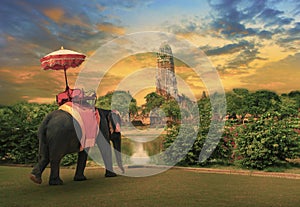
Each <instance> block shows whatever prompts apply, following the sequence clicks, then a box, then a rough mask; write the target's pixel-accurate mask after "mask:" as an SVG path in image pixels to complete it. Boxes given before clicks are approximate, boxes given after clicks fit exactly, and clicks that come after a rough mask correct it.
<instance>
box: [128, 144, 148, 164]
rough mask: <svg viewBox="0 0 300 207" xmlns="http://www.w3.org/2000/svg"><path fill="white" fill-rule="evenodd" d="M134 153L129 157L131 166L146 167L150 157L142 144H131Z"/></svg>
mask: <svg viewBox="0 0 300 207" xmlns="http://www.w3.org/2000/svg"><path fill="white" fill-rule="evenodd" d="M133 147H134V153H133V154H132V156H131V157H130V161H131V162H132V164H133V165H146V164H149V161H150V157H149V155H148V153H147V151H146V150H145V148H144V144H143V143H142V142H133Z"/></svg>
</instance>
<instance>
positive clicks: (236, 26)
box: [209, 0, 294, 39]
mask: <svg viewBox="0 0 300 207" xmlns="http://www.w3.org/2000/svg"><path fill="white" fill-rule="evenodd" d="M279 2H281V1H268V0H255V1H229V0H218V1H214V0H209V4H210V6H211V7H212V9H213V11H212V17H213V21H212V22H211V24H210V27H211V29H212V30H214V31H218V32H219V34H220V35H221V36H223V37H225V38H228V39H234V38H240V37H246V36H253V35H258V37H261V38H267V39H270V38H271V37H272V36H273V35H274V34H278V32H285V30H284V29H283V27H284V26H285V25H289V24H291V23H292V22H293V21H294V18H291V17H287V16H286V15H289V14H285V13H284V12H283V11H281V10H278V9H274V8H271V7H272V6H274V5H275V4H276V3H279ZM249 25H252V26H249ZM253 25H254V26H253ZM256 25H262V26H261V27H257V26H256Z"/></svg>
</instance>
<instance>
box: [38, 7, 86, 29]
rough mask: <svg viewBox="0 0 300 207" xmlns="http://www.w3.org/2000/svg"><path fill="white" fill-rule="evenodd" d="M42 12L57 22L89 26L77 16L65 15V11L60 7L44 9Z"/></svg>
mask: <svg viewBox="0 0 300 207" xmlns="http://www.w3.org/2000/svg"><path fill="white" fill-rule="evenodd" d="M43 12H44V14H45V16H47V17H48V18H50V19H51V20H52V21H54V22H55V23H57V24H70V25H79V26H84V27H89V25H88V24H87V23H85V22H83V21H82V20H81V18H80V17H79V16H72V17H71V18H70V17H68V16H67V15H65V11H64V10H63V9H62V8H50V9H44V10H43Z"/></svg>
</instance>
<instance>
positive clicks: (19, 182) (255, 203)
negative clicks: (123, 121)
mask: <svg viewBox="0 0 300 207" xmlns="http://www.w3.org/2000/svg"><path fill="white" fill-rule="evenodd" d="M135 170H143V169H135ZM30 171H31V168H27V167H7V166H0V206H1V207H31V206H38V207H40V206H41V207H48V206H52V207H64V206H71V207H79V206H86V207H92V206H93V207H96V206H130V207H134V206H139V207H140V206H151V207H152V206H176V207H181V206H197V207H198V206H207V207H213V206H228V207H229V206H230V207H235V206H237V207H247V206H249V207H250V206H251V207H260V206H261V207H271V206H272V207H276V206H278V207H279V206H283V207H289V206H290V207H291V206H293V207H298V206H300V180H293V179H285V178H270V177H252V176H242V175H223V174H210V173H199V172H188V171H185V170H180V169H171V170H168V171H166V172H164V173H161V174H158V175H155V176H151V177H141V178H132V177H124V176H118V177H115V178H104V171H103V169H101V168H89V169H87V170H86V176H87V177H88V180H87V181H84V182H74V181H72V178H73V174H74V169H61V177H62V179H63V180H64V185H62V186H48V176H49V168H47V169H46V170H45V173H44V175H43V180H44V182H43V184H41V185H37V184H34V183H32V182H31V181H30V180H29V178H28V175H29V173H30Z"/></svg>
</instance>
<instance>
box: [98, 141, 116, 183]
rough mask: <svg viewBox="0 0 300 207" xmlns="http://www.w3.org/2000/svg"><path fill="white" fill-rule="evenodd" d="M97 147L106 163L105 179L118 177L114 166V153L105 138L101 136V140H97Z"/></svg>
mask: <svg viewBox="0 0 300 207" xmlns="http://www.w3.org/2000/svg"><path fill="white" fill-rule="evenodd" d="M97 145H98V148H99V150H100V152H101V155H102V158H103V161H104V165H105V177H115V176H117V174H116V173H115V172H114V170H113V166H112V152H111V147H110V144H109V143H108V141H107V140H106V139H105V138H103V137H101V136H99V138H98V139H97Z"/></svg>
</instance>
